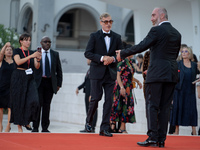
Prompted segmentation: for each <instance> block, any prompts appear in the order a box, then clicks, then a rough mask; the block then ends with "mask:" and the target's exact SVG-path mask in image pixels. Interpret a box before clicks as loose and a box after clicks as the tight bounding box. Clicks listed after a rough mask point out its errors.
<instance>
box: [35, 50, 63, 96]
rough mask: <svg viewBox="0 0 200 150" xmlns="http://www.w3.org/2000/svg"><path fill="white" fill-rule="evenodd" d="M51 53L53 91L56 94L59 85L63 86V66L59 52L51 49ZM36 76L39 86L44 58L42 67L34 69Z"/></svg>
mask: <svg viewBox="0 0 200 150" xmlns="http://www.w3.org/2000/svg"><path fill="white" fill-rule="evenodd" d="M50 55H51V81H52V88H53V92H54V93H55V94H56V93H57V86H59V87H61V86H62V79H63V76H62V68H61V63H60V57H59V53H58V52H56V51H54V50H52V49H51V50H50ZM34 78H35V81H36V84H37V87H39V86H40V83H41V80H42V60H41V61H40V68H39V69H35V71H34Z"/></svg>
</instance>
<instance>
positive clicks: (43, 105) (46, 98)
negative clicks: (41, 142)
mask: <svg viewBox="0 0 200 150" xmlns="http://www.w3.org/2000/svg"><path fill="white" fill-rule="evenodd" d="M38 94H39V101H40V109H39V116H38V119H37V121H35V122H33V128H36V129H38V128H39V124H40V116H41V115H40V114H41V112H42V117H41V120H42V121H41V125H42V130H47V129H48V127H49V124H50V120H49V114H50V105H51V100H52V98H53V88H52V82H51V78H42V81H41V84H40V86H39V88H38Z"/></svg>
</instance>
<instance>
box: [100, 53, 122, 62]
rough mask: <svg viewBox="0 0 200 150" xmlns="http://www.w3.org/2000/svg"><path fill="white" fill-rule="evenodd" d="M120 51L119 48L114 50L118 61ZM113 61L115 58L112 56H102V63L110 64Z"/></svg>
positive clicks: (119, 59)
mask: <svg viewBox="0 0 200 150" xmlns="http://www.w3.org/2000/svg"><path fill="white" fill-rule="evenodd" d="M120 52H121V50H116V55H117V61H118V62H120V61H121V56H120ZM114 61H115V58H114V57H112V56H103V64H104V65H109V64H111V63H112V62H114Z"/></svg>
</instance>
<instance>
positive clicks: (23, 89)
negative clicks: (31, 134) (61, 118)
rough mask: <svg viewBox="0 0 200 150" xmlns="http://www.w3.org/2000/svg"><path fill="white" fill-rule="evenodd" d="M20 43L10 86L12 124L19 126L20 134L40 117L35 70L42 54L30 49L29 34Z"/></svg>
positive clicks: (14, 53)
mask: <svg viewBox="0 0 200 150" xmlns="http://www.w3.org/2000/svg"><path fill="white" fill-rule="evenodd" d="M19 43H20V45H21V47H20V48H17V49H15V50H14V52H13V56H14V62H15V64H16V69H15V70H14V71H13V74H12V77H11V85H10V96H11V119H10V123H14V124H16V125H18V132H23V130H22V126H27V125H29V123H30V122H31V121H35V120H36V119H37V117H38V109H39V97H38V92H37V87H36V83H35V80H34V78H33V70H34V68H36V69H39V67H40V60H41V52H38V51H36V52H34V51H31V50H29V49H28V48H29V46H30V44H31V36H30V35H29V34H27V33H25V34H22V35H21V36H20V38H19Z"/></svg>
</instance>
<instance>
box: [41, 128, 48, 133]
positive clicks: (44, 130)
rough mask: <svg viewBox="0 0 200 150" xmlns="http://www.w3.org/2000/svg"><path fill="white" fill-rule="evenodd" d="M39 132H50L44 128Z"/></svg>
mask: <svg viewBox="0 0 200 150" xmlns="http://www.w3.org/2000/svg"><path fill="white" fill-rule="evenodd" d="M41 132H46V133H50V131H49V130H47V129H45V130H42V131H41Z"/></svg>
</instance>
